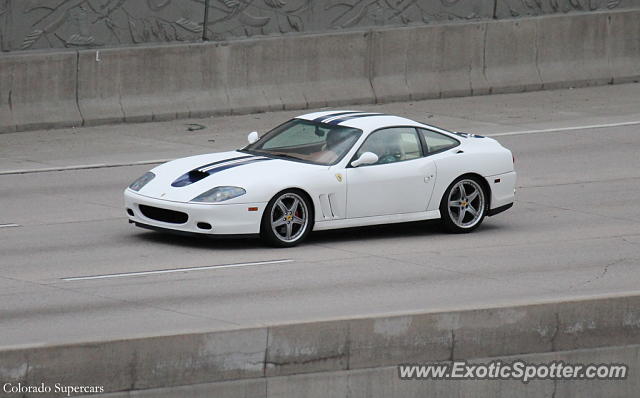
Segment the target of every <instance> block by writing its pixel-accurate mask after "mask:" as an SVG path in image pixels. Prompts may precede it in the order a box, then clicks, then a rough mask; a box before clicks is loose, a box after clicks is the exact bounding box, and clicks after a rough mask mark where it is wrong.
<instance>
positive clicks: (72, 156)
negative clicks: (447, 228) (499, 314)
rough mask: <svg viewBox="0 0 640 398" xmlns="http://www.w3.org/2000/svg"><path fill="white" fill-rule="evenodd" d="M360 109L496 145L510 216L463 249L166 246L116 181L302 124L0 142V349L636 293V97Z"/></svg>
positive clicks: (323, 243) (430, 237)
mask: <svg viewBox="0 0 640 398" xmlns="http://www.w3.org/2000/svg"><path fill="white" fill-rule="evenodd" d="M358 109H364V110H375V111H384V112H390V113H397V114H401V115H406V116H409V117H413V118H415V119H418V120H423V121H426V122H430V123H433V124H436V125H440V126H442V127H445V128H451V129H456V130H463V131H471V132H477V133H486V134H489V135H491V134H496V137H495V138H497V139H498V140H499V141H500V142H501V143H502V144H503V145H505V146H507V147H508V148H510V149H512V150H513V152H514V154H515V157H516V168H517V171H518V173H519V181H518V194H517V204H516V206H514V208H512V209H511V210H510V211H508V212H506V213H503V214H500V215H498V216H496V217H492V218H489V219H486V220H485V222H484V224H483V225H482V227H481V228H480V229H478V230H477V231H476V232H475V233H472V234H467V235H449V234H445V233H443V232H441V231H440V229H439V226H438V223H437V222H427V223H411V224H398V225H393V226H379V227H368V228H359V229H350V230H342V231H327V232H322V233H314V234H312V235H311V236H310V239H309V240H308V241H307V242H306V243H304V244H302V245H301V246H299V247H296V248H292V249H272V248H268V247H265V246H264V245H263V244H262V242H261V241H259V240H246V239H240V240H210V239H194V238H185V237H176V236H172V235H164V234H160V233H156V232H151V231H146V230H142V229H136V228H135V227H133V226H131V225H129V224H128V223H127V219H126V217H125V215H124V210H123V209H122V190H123V189H124V188H125V187H126V186H127V185H128V184H129V183H130V182H131V181H132V180H133V179H134V178H136V177H137V176H139V175H141V174H142V173H144V172H145V171H146V170H148V169H149V168H150V167H152V166H150V165H133V166H123V165H122V164H130V163H134V162H138V161H145V160H149V161H153V160H158V159H166V158H173V157H179V156H185V155H189V154H195V153H204V152H211V151H220V150H227V149H231V148H236V147H240V146H242V145H244V142H245V137H246V133H247V132H249V131H251V130H253V129H259V130H260V131H265V130H266V129H267V128H268V127H273V126H275V125H276V124H279V123H280V122H282V121H284V120H285V119H286V118H288V117H290V116H292V115H295V114H298V113H300V112H290V111H288V112H278V113H269V114H260V115H249V116H236V117H225V118H211V119H204V120H197V121H184V120H182V121H173V122H165V123H149V124H138V125H119V126H102V127H93V128H82V129H68V130H54V131H36V132H25V133H15V134H4V135H0V346H2V348H7V347H11V346H18V345H24V344H28V345H34V344H48V343H64V342H78V341H95V340H103V339H116V338H125V337H140V336H147V335H163V334H173V333H180V332H189V331H199V330H216V329H234V328H241V327H250V326H257V325H269V324H276V323H289V322H298V321H313V320H321V319H333V318H339V317H340V318H341V317H362V316H368V315H382V314H391V313H410V312H416V311H425V310H429V311H440V310H448V309H458V308H472V307H489V306H501V305H509V304H519V303H533V302H542V301H548V300H556V299H567V298H579V297H586V296H598V295H621V294H626V293H631V292H635V293H637V292H638V291H640V206H639V205H638V203H640V84H630V85H623V86H608V87H598V88H587V89H577V90H561V91H553V92H540V93H526V94H512V95H497V96H488V97H474V98H461V99H448V100H438V101H423V102H415V103H396V104H388V105H379V106H361V107H358ZM188 123H197V124H199V125H201V126H202V127H204V128H202V129H199V130H195V131H188V130H189V127H192V129H193V127H194V126H188V125H187V124H188ZM195 127H196V128H200V127H198V126H195ZM105 165H111V166H114V167H104V166H105ZM69 166H72V168H78V169H77V170H60V171H42V170H43V169H52V168H53V169H56V168H57V169H64V168H69ZM39 170H40V171H39ZM25 171H30V173H27V174H23V173H22V172H25ZM276 260H287V261H276ZM228 265H233V266H228ZM183 268H191V269H189V270H181V269H183ZM176 270H178V272H176ZM155 271H162V272H155ZM130 273H136V274H130Z"/></svg>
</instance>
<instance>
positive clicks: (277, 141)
mask: <svg viewBox="0 0 640 398" xmlns="http://www.w3.org/2000/svg"><path fill="white" fill-rule="evenodd" d="M361 134H362V131H361V130H359V129H354V128H351V127H343V126H331V125H328V124H323V123H316V122H312V121H309V120H302V119H292V120H289V121H288V122H286V123H284V124H282V125H280V126H278V127H276V128H275V129H273V130H271V131H269V132H268V133H267V134H265V135H264V136H263V137H262V138H260V140H258V141H257V142H255V143H253V144H250V145H248V146H247V147H245V148H244V149H243V151H244V152H250V153H254V154H260V155H273V156H277V157H283V158H290V159H293V160H298V161H303V162H306V163H314V164H320V165H325V166H329V165H333V164H336V163H338V162H339V161H340V159H342V158H343V157H344V155H346V154H347V152H349V149H351V147H352V146H353V144H355V143H356V141H357V140H358V138H359V137H360V135H361Z"/></svg>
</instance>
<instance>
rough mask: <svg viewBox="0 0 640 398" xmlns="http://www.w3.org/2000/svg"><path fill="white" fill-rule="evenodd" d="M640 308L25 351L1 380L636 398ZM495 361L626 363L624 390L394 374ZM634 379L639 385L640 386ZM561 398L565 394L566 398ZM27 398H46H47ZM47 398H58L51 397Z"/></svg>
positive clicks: (191, 390) (540, 308) (514, 311)
mask: <svg viewBox="0 0 640 398" xmlns="http://www.w3.org/2000/svg"><path fill="white" fill-rule="evenodd" d="M639 354H640V296H635V297H609V298H600V299H592V300H584V301H571V302H561V303H546V304H537V305H529V306H518V307H508V308H490V309H479V310H465V311H459V312H447V313H418V314H410V315H399V316H392V317H380V318H363V319H345V320H337V321H325V322H315V323H306V324H291V325H281V326H271V327H261V328H255V329H244V330H235V331H224V332H209V333H196V334H187V335H178V336H162V337H152V338H139V339H132V340H123V341H111V342H95V343H78V344H74V345H67V346H54V347H46V346H44V347H43V346H37V347H18V348H16V349H4V350H2V351H0V380H2V381H3V382H4V383H12V384H17V383H22V384H24V385H39V384H40V383H45V384H46V385H54V383H63V384H66V385H96V384H100V385H104V388H105V391H106V392H113V393H115V394H114V395H112V396H113V397H127V396H154V397H156V396H172V395H173V396H178V395H179V396H185V395H187V394H189V395H190V396H225V397H226V396H251V397H255V396H258V397H259V396H267V397H314V398H315V397H322V398H325V397H354V396H362V397H378V396H379V397H390V396H416V397H418V396H424V395H421V394H424V393H425V392H427V391H430V394H431V395H432V396H442V397H449V396H467V395H468V394H469V393H471V392H473V393H474V394H473V395H474V396H476V397H507V396H514V395H513V392H514V391H518V392H522V394H520V393H518V394H516V395H517V396H531V397H542V396H546V397H548V396H552V395H553V394H552V393H553V391H554V390H555V391H557V392H558V393H557V394H556V395H555V396H562V397H574V396H575V397H601V396H611V397H629V396H632V395H631V394H630V392H633V391H638V388H640V384H639V383H640V378H638V377H637V375H635V372H636V371H637V369H638V366H640V356H639ZM488 358H503V359H506V360H508V359H518V358H519V359H524V360H528V361H532V362H545V361H550V360H554V359H564V360H566V361H570V362H574V363H591V362H595V363H606V362H616V363H626V364H628V365H629V366H630V367H631V371H630V372H632V373H630V376H629V379H628V380H626V381H618V382H591V383H587V382H570V383H565V382H560V381H558V382H555V383H554V382H533V383H530V384H526V385H525V384H522V383H520V382H513V381H511V382H506V381H505V382H497V381H496V382H489V381H486V382H447V381H439V382H434V381H407V382H405V381H400V380H399V379H398V378H397V370H396V368H395V366H396V365H398V364H401V363H430V362H434V361H451V360H458V359H464V360H472V361H475V360H478V361H480V360H483V359H485V360H486V359H488ZM634 375H635V376H634ZM560 392H562V393H560ZM26 396H34V397H35V396H39V397H46V396H47V394H33V395H29V394H27V395H26ZM50 396H54V395H53V394H50Z"/></svg>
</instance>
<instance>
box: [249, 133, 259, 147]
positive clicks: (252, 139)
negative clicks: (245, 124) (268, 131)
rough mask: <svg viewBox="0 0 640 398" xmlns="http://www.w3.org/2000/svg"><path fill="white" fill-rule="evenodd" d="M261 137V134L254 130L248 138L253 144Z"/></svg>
mask: <svg viewBox="0 0 640 398" xmlns="http://www.w3.org/2000/svg"><path fill="white" fill-rule="evenodd" d="M259 139H260V136H259V135H258V132H257V131H252V132H250V133H249V135H248V136H247V140H248V141H249V144H253V143H254V142H256V141H258V140H259Z"/></svg>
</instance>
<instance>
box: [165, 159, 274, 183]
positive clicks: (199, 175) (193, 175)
mask: <svg viewBox="0 0 640 398" xmlns="http://www.w3.org/2000/svg"><path fill="white" fill-rule="evenodd" d="M240 159H246V160H244V161H238V160H240ZM264 160H271V159H270V158H262V157H257V156H253V155H252V156H242V157H238V158H233V159H227V160H225V161H220V162H213V163H209V164H207V165H204V166H202V167H198V168H197V169H194V170H191V171H189V172H188V173H186V174H183V175H181V176H180V177H178V179H176V180H175V181H174V182H172V183H171V186H172V187H175V188H180V187H186V186H187V185H191V184H193V183H196V182H198V181H200V180H203V179H205V178H207V177H209V176H210V175H211V174H215V173H219V172H221V171H224V170H228V169H231V168H234V167H238V166H244V165H246V164H250V163H255V162H261V161H264ZM232 161H235V162H232ZM215 165H218V167H213V168H210V169H208V170H206V171H204V170H205V169H207V168H209V167H211V166H215Z"/></svg>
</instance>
